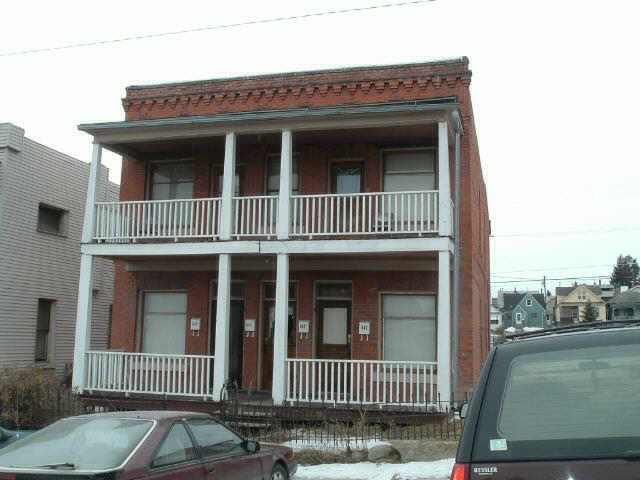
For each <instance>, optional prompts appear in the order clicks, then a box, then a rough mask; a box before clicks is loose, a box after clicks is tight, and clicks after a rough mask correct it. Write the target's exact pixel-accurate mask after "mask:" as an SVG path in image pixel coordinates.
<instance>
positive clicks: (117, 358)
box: [85, 351, 214, 397]
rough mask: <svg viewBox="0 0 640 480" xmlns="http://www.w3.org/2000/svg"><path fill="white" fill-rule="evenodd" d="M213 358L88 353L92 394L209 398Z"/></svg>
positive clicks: (201, 356) (111, 352)
mask: <svg viewBox="0 0 640 480" xmlns="http://www.w3.org/2000/svg"><path fill="white" fill-rule="evenodd" d="M213 360H214V357H212V356H204V355H170V354H153V353H130V352H114V351H103V352H97V351H91V352H87V367H86V368H87V379H86V383H85V385H86V386H85V388H86V389H87V390H89V391H94V390H95V391H99V392H123V393H146V394H154V395H176V396H187V397H208V396H211V395H212V386H211V385H212V381H211V374H212V372H213Z"/></svg>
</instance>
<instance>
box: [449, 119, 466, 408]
mask: <svg viewBox="0 0 640 480" xmlns="http://www.w3.org/2000/svg"><path fill="white" fill-rule="evenodd" d="M455 135H456V139H455V142H456V143H455V172H454V182H455V194H454V208H455V217H454V227H453V232H454V238H453V242H454V246H455V251H454V254H453V308H452V310H453V312H452V313H453V315H452V319H451V320H452V321H451V330H452V333H453V335H452V337H453V342H452V344H451V356H452V359H451V372H452V377H453V378H452V379H451V387H452V388H451V390H452V392H453V399H454V401H455V400H456V395H457V394H458V378H459V370H458V363H459V362H458V352H459V344H460V338H459V335H460V267H461V252H460V210H461V209H460V197H461V191H460V189H461V183H462V179H461V175H460V163H461V160H460V126H459V125H457V126H456V132H455ZM462 400H463V399H462V398H458V402H461V401H462Z"/></svg>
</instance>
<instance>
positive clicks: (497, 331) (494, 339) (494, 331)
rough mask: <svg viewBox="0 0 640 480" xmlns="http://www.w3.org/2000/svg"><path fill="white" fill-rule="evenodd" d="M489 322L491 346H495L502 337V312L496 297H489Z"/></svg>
mask: <svg viewBox="0 0 640 480" xmlns="http://www.w3.org/2000/svg"><path fill="white" fill-rule="evenodd" d="M489 308H490V310H489V322H490V327H491V347H494V346H496V345H497V344H498V343H499V342H500V341H501V339H502V337H503V335H502V333H503V331H502V312H501V311H500V308H499V307H498V299H497V298H492V299H491V306H490V307H489Z"/></svg>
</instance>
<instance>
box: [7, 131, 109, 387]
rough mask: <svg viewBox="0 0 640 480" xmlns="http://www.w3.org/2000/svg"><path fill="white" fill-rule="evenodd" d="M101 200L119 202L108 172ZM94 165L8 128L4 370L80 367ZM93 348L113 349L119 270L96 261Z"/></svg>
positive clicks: (103, 172) (103, 171) (98, 190)
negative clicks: (83, 250)
mask: <svg viewBox="0 0 640 480" xmlns="http://www.w3.org/2000/svg"><path fill="white" fill-rule="evenodd" d="M101 177H102V178H103V179H104V180H101V181H100V183H98V184H97V186H96V197H97V198H98V199H99V200H101V201H113V200H115V199H117V198H118V187H117V186H116V185H114V184H113V183H110V182H109V181H108V180H107V178H108V172H107V169H106V168H104V167H103V168H101ZM88 181H89V165H88V164H87V163H85V162H82V161H80V160H77V159H75V158H72V157H70V156H68V155H64V154H63V153H60V152H58V151H56V150H53V149H52V148H49V147H46V146H44V145H41V144H39V143H37V142H35V141H34V140H32V139H30V138H28V137H25V135H24V130H23V129H22V128H20V127H17V126H16V125H13V124H11V123H1V124H0V252H1V254H0V368H6V367H24V366H33V365H36V366H40V367H43V368H51V369H55V371H56V372H57V373H58V374H60V375H62V374H63V373H64V372H65V369H68V368H69V367H70V365H71V363H72V361H73V346H74V331H75V322H76V307H77V295H78V280H79V271H80V249H79V244H80V232H81V230H82V225H83V221H84V204H85V202H84V200H85V196H86V193H87V183H88ZM94 278H95V281H94V284H93V288H92V289H91V291H90V292H89V293H90V295H91V297H92V298H91V301H92V304H93V308H92V312H91V316H92V319H93V324H94V329H93V333H92V335H91V345H92V346H93V347H94V348H106V347H107V346H108V345H109V334H110V333H109V315H110V310H111V305H112V303H113V278H114V276H113V265H112V262H111V261H110V260H102V259H101V260H99V261H96V268H95V272H94Z"/></svg>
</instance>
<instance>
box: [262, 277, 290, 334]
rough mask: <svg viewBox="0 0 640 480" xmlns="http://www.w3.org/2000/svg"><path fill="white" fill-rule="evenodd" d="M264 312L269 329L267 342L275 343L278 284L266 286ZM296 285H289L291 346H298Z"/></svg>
mask: <svg viewBox="0 0 640 480" xmlns="http://www.w3.org/2000/svg"><path fill="white" fill-rule="evenodd" d="M263 298H264V304H263V305H264V310H263V311H264V312H265V314H266V316H267V322H268V325H269V328H268V329H267V332H266V334H267V340H268V341H269V342H273V331H274V329H275V324H276V284H275V283H272V282H269V283H265V284H264V295H263ZM296 311H297V308H296V284H295V283H293V282H291V283H289V323H288V327H289V332H288V343H289V345H295V344H296V317H297V315H296Z"/></svg>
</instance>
